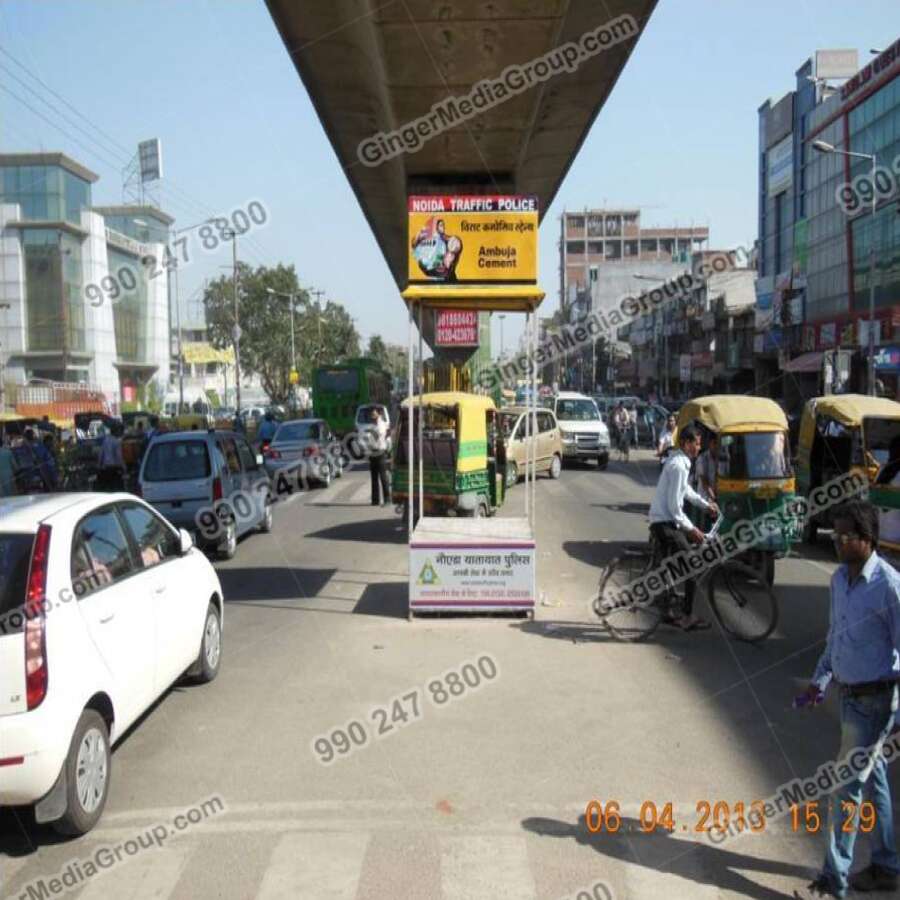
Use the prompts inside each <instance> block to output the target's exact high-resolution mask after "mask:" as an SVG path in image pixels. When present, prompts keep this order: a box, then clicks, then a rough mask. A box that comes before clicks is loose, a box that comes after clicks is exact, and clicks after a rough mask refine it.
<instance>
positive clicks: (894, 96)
mask: <svg viewBox="0 0 900 900" xmlns="http://www.w3.org/2000/svg"><path fill="white" fill-rule="evenodd" d="M826 54H827V52H826V51H823V52H822V54H821V57H822V58H824V57H825V56H826ZM819 59H820V54H818V53H817V54H816V57H815V60H814V59H809V60H807V61H806V63H804V65H803V66H801V67H800V68H799V69H798V71H797V72H796V90H794V91H791V92H790V93H789V94H787V95H786V96H785V97H783V98H782V99H781V100H779V101H778V103H775V104H773V103H771V102H769V101H767V102H766V103H765V104H763V106H762V107H760V110H759V126H760V130H759V161H760V165H759V194H758V196H759V222H758V225H759V257H758V279H757V284H756V294H757V310H756V331H757V337H756V342H755V346H754V349H755V351H756V352H757V354H759V360H758V365H757V383H758V384H760V383H765V384H770V383H772V382H773V381H776V380H777V377H778V374H779V372H782V371H783V372H785V373H791V374H792V375H793V376H795V377H792V378H790V379H787V378H786V379H785V380H784V383H783V384H782V385H780V387H779V390H777V391H776V393H779V392H780V393H782V394H783V396H784V397H785V398H786V399H791V396H790V395H791V391H794V393H795V395H796V396H795V397H794V398H793V399H795V400H799V399H802V397H803V396H810V395H813V394H814V393H818V392H823V391H828V390H830V389H832V387H833V384H832V383H831V382H827V379H828V378H829V377H832V373H833V372H834V371H835V367H836V365H837V363H836V359H837V357H836V356H835V354H837V353H840V354H842V356H843V357H845V358H846V360H848V361H847V362H846V366H847V372H848V377H849V382H846V383H845V384H844V385H843V387H842V389H848V388H849V389H852V390H860V391H867V390H868V385H867V384H866V383H865V380H866V364H865V357H866V356H867V350H868V319H869V289H870V285H872V283H873V278H874V286H875V319H876V324H875V326H874V335H875V344H876V345H877V347H878V348H884V349H885V351H887V350H888V349H889V348H890V345H891V344H900V215H898V199H900V41H895V42H894V43H893V44H890V45H889V46H888V49H887V50H885V51H883V52H881V53H880V54H879V55H878V56H877V57H874V58H873V59H872V61H871V62H869V63H868V64H867V65H865V66H864V67H862V68H861V69H860V70H859V71H858V72H856V73H855V74H853V73H849V72H848V73H846V74H845V76H844V77H843V78H840V79H838V78H837V77H836V76H834V77H830V78H829V79H827V80H826V79H822V78H818V77H817V72H816V65H817V64H818V60H819ZM834 82H837V83H834ZM841 82H843V83H842V84H841ZM814 142H824V143H825V144H827V145H831V146H833V147H834V148H835V151H836V152H828V151H827V150H826V149H817V148H816V147H814ZM842 151H843V152H842ZM846 152H853V153H861V154H867V155H872V154H874V155H875V156H876V160H877V163H878V166H879V167H880V168H881V169H882V170H883V171H882V174H881V175H879V176H878V185H879V187H878V190H876V191H875V192H874V193H875V199H876V208H875V211H874V214H873V208H872V203H871V200H872V196H873V191H872V186H871V181H872V179H871V170H872V162H871V160H870V159H867V158H863V157H850V156H847V155H846ZM873 250H874V261H875V266H874V273H873V271H872V255H873V254H872V251H873ZM887 355H888V356H890V357H891V358H893V356H896V355H897V354H891V353H888V354H887ZM842 365H843V363H842ZM896 374H900V372H898V373H896ZM876 376H877V377H878V376H879V373H878V372H876ZM788 381H790V382H791V384H790V385H789V384H788ZM883 381H884V380H883V379H882V383H881V384H879V385H878V387H879V390H883V391H884V392H885V393H887V394H889V395H891V396H893V395H894V393H895V387H896V379H894V382H889V383H888V385H887V387H885V385H884V383H883ZM835 389H837V388H835Z"/></svg>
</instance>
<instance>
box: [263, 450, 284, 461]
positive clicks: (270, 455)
mask: <svg viewBox="0 0 900 900" xmlns="http://www.w3.org/2000/svg"><path fill="white" fill-rule="evenodd" d="M263 456H264V457H265V458H266V459H281V453H279V451H278V450H274V449H273V448H272V447H263Z"/></svg>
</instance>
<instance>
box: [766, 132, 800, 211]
mask: <svg viewBox="0 0 900 900" xmlns="http://www.w3.org/2000/svg"><path fill="white" fill-rule="evenodd" d="M793 180H794V136H793V135H792V134H789V135H788V136H787V137H786V138H783V139H782V140H781V141H780V142H779V143H777V144H775V145H774V146H773V147H771V148H770V149H769V151H768V152H767V153H766V184H767V185H768V195H769V196H770V197H774V196H776V195H777V194H780V193H781V192H782V191H785V190H787V189H788V188H789V187H790V186H791V184H792V182H793Z"/></svg>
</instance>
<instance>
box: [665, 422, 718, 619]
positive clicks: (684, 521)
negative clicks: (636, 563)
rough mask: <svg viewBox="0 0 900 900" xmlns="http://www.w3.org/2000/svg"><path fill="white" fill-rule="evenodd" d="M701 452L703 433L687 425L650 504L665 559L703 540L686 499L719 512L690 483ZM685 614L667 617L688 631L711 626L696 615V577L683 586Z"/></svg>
mask: <svg viewBox="0 0 900 900" xmlns="http://www.w3.org/2000/svg"><path fill="white" fill-rule="evenodd" d="M699 452H700V434H699V432H697V431H696V430H695V429H693V428H690V427H688V428H685V429H683V430H682V431H681V432H680V433H679V435H678V450H676V451H675V452H671V453H669V456H668V457H667V458H666V460H665V462H664V463H663V466H662V472H661V474H660V476H659V481H658V482H657V485H656V493H655V494H654V495H653V502H652V503H651V504H650V517H649V518H650V533H651V535H652V536H653V537H654V538H655V539H656V540H658V541H659V542H660V546H661V547H662V549H663V559H666V558H667V557H669V556H673V555H675V554H676V553H680V552H681V551H683V550H690V547H691V544H700V543H702V541H703V537H704V535H703V532H702V531H701V530H700V529H699V528H697V527H696V526H695V525H694V524H693V522H691V520H690V519H689V518H688V517H687V514H686V513H685V511H684V501H685V500H687V501H688V502H690V503H692V504H693V505H694V506H698V507H700V508H701V509H705V510H709V511H710V512H712V513H713V514H714V515H718V514H719V507H718V506H717V505H716V504H715V503H714V502H712V501H707V500H704V499H703V497H701V496H700V495H699V494H698V493H697V492H696V491H695V490H694V489H693V488H692V487H691V486H690V483H689V479H690V474H691V461H692V460H694V459H696V457H697V454H698V453H699ZM684 588H685V589H684V615H683V616H681V617H679V618H672V619H670V620H668V622H669V624H671V625H676V626H678V627H679V628H683V629H684V630H685V631H698V630H703V629H706V628H709V627H710V625H709V622H707V621H706V620H705V619H701V618H698V617H697V616H694V615H693V606H694V589H695V584H694V582H693V580H689V581H687V582H686V583H685V586H684Z"/></svg>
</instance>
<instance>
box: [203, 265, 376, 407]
mask: <svg viewBox="0 0 900 900" xmlns="http://www.w3.org/2000/svg"><path fill="white" fill-rule="evenodd" d="M267 289H271V290H273V291H275V292H276V293H275V294H274V295H272V294H270V293H268V290H267ZM289 295H290V296H289ZM203 300H204V305H205V307H206V321H207V325H208V327H209V335H210V341H211V343H212V344H213V346H214V347H217V348H219V349H223V348H225V347H231V346H233V339H232V334H233V329H234V292H233V282H232V278H231V276H230V275H223V276H222V277H220V278H217V279H215V280H214V281H211V282H209V284H208V285H207V287H206V291H205V294H204V298H203ZM238 306H239V312H238V318H239V321H240V326H241V341H240V348H241V371H242V372H244V373H251V374H254V375H258V376H259V379H260V381H261V382H262V386H263V389H264V390H265V392H266V393H267V394H268V395H269V398H270V399H271V400H272V402H273V403H285V402H286V401H287V400H288V398H289V396H290V393H291V384H290V370H291V307H292V306H293V319H294V344H295V354H296V362H297V369H298V371H299V373H300V382H301V383H305V384H310V383H311V378H312V370H313V368H314V367H315V366H317V365H323V364H324V365H327V364H329V363H332V362H335V361H337V360H338V359H340V358H343V357H344V356H357V355H359V334H358V333H357V331H356V328H355V326H354V324H353V320H352V318H351V317H350V315H349V313H348V312H347V310H346V309H344V307H343V306H342V305H341V304H340V303H336V302H333V301H328V303H327V304H326V305H325V306H324V308H323V307H320V306H319V305H318V304H312V303H311V302H310V299H309V295H308V294H307V292H306V291H305V290H303V289H302V288H301V287H300V284H299V282H298V280H297V273H296V271H295V270H294V267H293V266H284V265H278V266H275V267H274V268H269V267H267V266H259V267H258V268H256V269H252V268H251V267H250V266H248V265H247V264H246V263H238Z"/></svg>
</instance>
